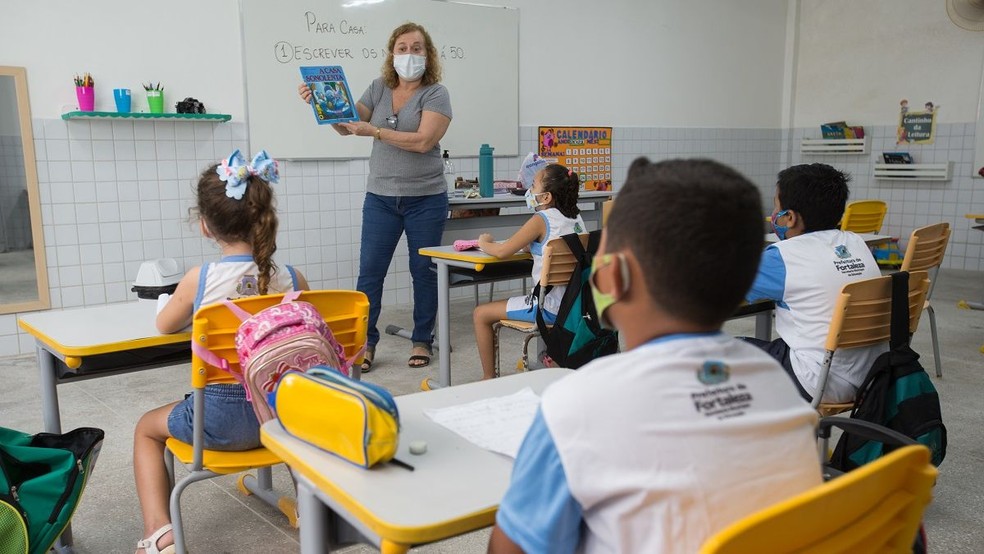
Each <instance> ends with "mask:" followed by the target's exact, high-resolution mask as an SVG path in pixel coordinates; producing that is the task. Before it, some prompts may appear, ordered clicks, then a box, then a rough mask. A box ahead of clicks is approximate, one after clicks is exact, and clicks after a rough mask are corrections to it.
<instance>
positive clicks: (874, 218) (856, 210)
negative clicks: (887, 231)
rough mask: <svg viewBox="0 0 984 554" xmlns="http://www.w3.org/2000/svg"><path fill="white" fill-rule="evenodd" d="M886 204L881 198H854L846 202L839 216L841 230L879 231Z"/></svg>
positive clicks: (886, 210) (886, 208)
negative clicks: (841, 214)
mask: <svg viewBox="0 0 984 554" xmlns="http://www.w3.org/2000/svg"><path fill="white" fill-rule="evenodd" d="M886 212H888V204H886V203H884V202H882V201H881V200H855V201H854V202H848V203H847V207H845V208H844V216H843V217H841V225H840V228H841V231H852V232H854V233H878V232H879V231H881V228H882V222H883V221H884V220H885V213H886Z"/></svg>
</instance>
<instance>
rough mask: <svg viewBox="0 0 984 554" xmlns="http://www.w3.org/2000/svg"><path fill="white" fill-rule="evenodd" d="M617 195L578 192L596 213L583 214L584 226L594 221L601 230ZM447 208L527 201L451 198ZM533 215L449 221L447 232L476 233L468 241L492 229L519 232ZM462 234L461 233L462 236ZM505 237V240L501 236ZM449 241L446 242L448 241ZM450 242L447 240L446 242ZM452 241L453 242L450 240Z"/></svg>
mask: <svg viewBox="0 0 984 554" xmlns="http://www.w3.org/2000/svg"><path fill="white" fill-rule="evenodd" d="M614 195H615V193H614V192H612V191H581V192H580V193H578V198H577V199H578V204H592V205H593V206H594V209H593V210H590V211H584V212H582V213H581V217H582V218H583V219H584V222H585V223H589V222H595V223H596V224H597V225H596V228H598V229H600V228H601V205H602V204H604V203H605V202H606V201H607V200H611V198H612V197H613V196H614ZM448 205H449V206H448V209H450V210H481V209H486V208H524V207H526V199H525V198H524V197H522V196H519V195H516V194H512V193H507V194H496V195H495V196H492V197H491V198H457V197H455V198H449V199H448ZM531 215H533V214H532V213H521V214H502V215H497V216H488V217H465V218H456V219H449V220H448V221H447V222H446V223H445V226H444V230H445V232H448V231H462V230H470V231H476V233H475V236H468V237H467V238H472V239H476V238H478V232H486V231H488V229H489V227H492V226H495V227H503V226H507V225H508V226H513V227H516V228H517V229H518V228H519V227H520V226H522V225H523V223H526V221H527V220H528V219H529V218H530V216H531ZM459 234H460V233H459ZM501 238H505V237H501ZM445 240H446V239H445ZM446 241H447V240H446ZM447 242H450V241H447Z"/></svg>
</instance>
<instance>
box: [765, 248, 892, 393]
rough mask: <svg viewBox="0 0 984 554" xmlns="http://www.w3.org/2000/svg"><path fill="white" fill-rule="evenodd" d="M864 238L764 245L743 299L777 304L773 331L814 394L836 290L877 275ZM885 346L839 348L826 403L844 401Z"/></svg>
mask: <svg viewBox="0 0 984 554" xmlns="http://www.w3.org/2000/svg"><path fill="white" fill-rule="evenodd" d="M880 276H881V272H880V271H879V270H878V264H877V263H876V262H875V258H874V256H872V255H871V251H870V250H869V249H868V245H866V244H865V243H864V240H863V239H862V238H861V237H860V236H858V235H856V234H854V233H851V232H849V231H840V230H837V229H831V230H828V231H815V232H812V233H806V234H803V235H799V236H796V237H792V238H789V239H786V240H782V241H779V242H777V243H775V244H772V245H769V247H768V248H766V249H765V252H764V253H763V254H762V261H761V263H760V264H759V270H758V275H757V276H756V277H755V282H754V284H753V285H752V289H751V290H750V291H748V294H747V295H746V299H747V300H748V301H749V302H753V301H755V300H761V299H769V300H773V301H775V303H776V311H775V313H776V332H777V333H779V336H780V337H782V339H783V340H784V341H786V344H788V345H789V349H790V353H789V361H790V364H791V365H792V367H793V372H794V373H796V377H797V378H798V379H799V381H800V384H801V385H803V388H804V389H806V391H807V392H808V393H810V394H811V395H813V396H816V392H817V388H818V387H819V380H820V367H821V366H822V364H823V357H824V353H825V348H824V343H825V342H826V340H827V331H829V330H830V319H831V316H832V315H833V313H834V304H835V302H836V299H837V296H838V295H839V294H840V291H841V288H842V287H843V286H844V285H846V284H847V283H850V282H853V281H859V280H861V279H870V278H872V277H880ZM887 350H888V345H887V343H886V344H884V345H875V346H869V347H864V348H851V349H845V350H838V351H837V352H836V353H835V354H834V359H833V362H832V363H831V366H830V376H829V377H828V379H827V386H826V389H825V391H824V395H823V400H824V401H825V402H849V401H851V400H853V399H854V396H855V394H856V393H857V390H858V387H859V386H861V383H862V382H863V381H864V378H865V376H866V375H867V374H868V370H869V369H870V368H871V365H872V364H873V363H874V361H875V358H877V357H878V355H879V354H881V353H883V352H885V351H887Z"/></svg>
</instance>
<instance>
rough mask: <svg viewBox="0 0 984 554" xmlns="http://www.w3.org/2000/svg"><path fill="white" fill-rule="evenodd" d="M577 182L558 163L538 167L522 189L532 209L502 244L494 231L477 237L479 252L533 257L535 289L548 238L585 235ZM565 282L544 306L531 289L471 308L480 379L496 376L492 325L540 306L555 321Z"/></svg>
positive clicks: (532, 313) (522, 317)
mask: <svg viewBox="0 0 984 554" xmlns="http://www.w3.org/2000/svg"><path fill="white" fill-rule="evenodd" d="M579 189H580V180H579V179H578V176H577V173H574V172H573V171H571V170H569V169H567V168H566V167H564V166H562V165H560V164H550V165H548V166H546V167H544V168H543V169H541V170H540V171H539V172H538V173H537V174H536V177H535V178H534V179H533V186H531V187H530V188H529V190H527V191H526V206H527V207H528V208H529V209H530V210H531V211H532V212H534V214H533V217H531V218H530V219H529V221H527V222H526V223H525V224H524V225H523V226H522V227H521V228H520V229H519V231H516V233H515V234H514V235H513V236H511V237H509V239H508V240H506V241H505V242H501V243H497V242H494V239H493V238H492V235H490V234H488V233H485V234H483V235H481V236H480V237H478V246H479V247H480V248H481V249H482V251H483V252H485V253H487V254H491V255H493V256H495V257H497V258H508V257H509V256H512V255H513V254H515V253H516V252H519V251H521V250H528V251H529V252H530V254H532V255H533V271H532V273H531V274H530V276H531V277H532V278H533V287H534V288H536V285H537V283H538V282H539V280H540V269H541V267H542V265H543V259H542V253H543V245H545V244H546V243H548V242H550V241H551V240H553V239H555V238H558V237H561V236H563V235H567V234H570V233H584V232H585V231H586V230H585V227H584V220H583V219H581V216H580V210H579V209H578V207H577V195H578V190H579ZM566 288H567V287H565V286H554V287H553V288H552V289H551V290H550V292H549V293H547V295H546V296H545V297H544V299H543V306H537V299H536V297H534V296H533V294H532V293H530V295H528V296H514V297H512V298H509V299H508V300H499V301H496V302H490V303H488V304H482V305H481V306H478V307H477V308H475V311H474V313H473V316H472V319H473V322H474V324H475V340H476V341H477V342H478V353H479V357H481V360H482V378H483V379H491V378H492V377H495V367H494V365H495V360H494V357H495V351H494V345H493V343H492V324H493V323H495V322H496V321H499V320H500V319H513V320H519V321H529V322H535V321H536V310H538V309H542V310H543V319H544V320H545V321H546V322H547V323H548V324H552V323H553V322H554V320H556V319H557V310H558V308H559V307H560V301H561V300H562V299H563V297H564V290H565V289H566Z"/></svg>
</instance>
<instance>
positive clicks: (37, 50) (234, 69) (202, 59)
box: [0, 0, 245, 120]
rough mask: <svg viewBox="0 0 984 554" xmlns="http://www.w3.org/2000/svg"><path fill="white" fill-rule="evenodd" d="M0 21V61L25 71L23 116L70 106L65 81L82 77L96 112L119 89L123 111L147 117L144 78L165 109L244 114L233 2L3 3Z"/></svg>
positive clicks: (111, 107)
mask: <svg viewBox="0 0 984 554" xmlns="http://www.w3.org/2000/svg"><path fill="white" fill-rule="evenodd" d="M0 17H2V20H3V32H2V33H0V63H2V64H4V65H18V66H24V67H26V68H27V85H28V89H29V91H30V95H31V111H32V115H33V117H36V118H45V119H47V118H55V117H59V116H61V114H62V113H63V112H65V111H69V110H70V109H74V107H75V106H77V102H76V99H75V85H74V83H73V82H72V77H73V76H74V75H75V74H77V73H84V72H89V73H91V74H92V76H93V78H94V79H95V84H96V110H104V111H116V107H115V104H114V103H113V89H114V88H129V89H131V90H132V91H133V111H147V103H146V97H145V96H144V94H143V87H141V82H147V81H150V80H153V81H154V82H157V81H160V82H162V83H163V86H164V87H165V98H164V101H165V103H166V105H167V107H168V109H167V111H172V112H173V111H174V103H175V102H177V101H178V100H182V99H184V98H185V97H186V96H193V97H195V98H197V99H199V100H201V101H202V102H204V103H205V106H206V107H207V108H208V110H209V111H210V112H213V113H228V114H232V117H233V119H237V120H242V119H243V117H244V116H245V107H244V106H245V103H244V101H243V71H242V62H241V56H240V53H239V52H240V29H239V3H238V2H237V1H236V0H207V1H192V0H172V1H169V2H164V3H147V2H135V3H134V2H119V1H114V0H87V1H86V2H85V3H79V2H75V1H72V0H50V1H48V0H45V1H44V2H31V1H24V0H22V1H15V2H4V3H3V5H2V7H0ZM66 106H69V109H65V107H66Z"/></svg>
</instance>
